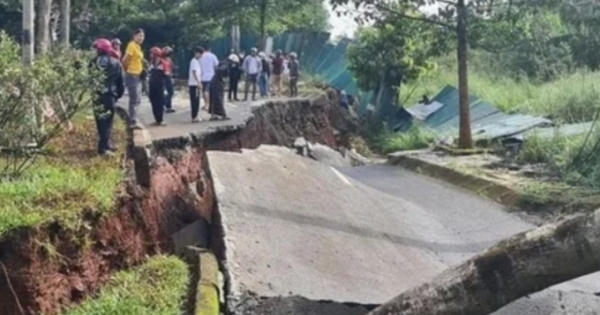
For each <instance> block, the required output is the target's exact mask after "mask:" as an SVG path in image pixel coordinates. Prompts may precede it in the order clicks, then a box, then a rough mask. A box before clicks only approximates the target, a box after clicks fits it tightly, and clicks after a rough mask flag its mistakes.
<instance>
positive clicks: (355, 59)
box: [347, 20, 443, 90]
mask: <svg viewBox="0 0 600 315" xmlns="http://www.w3.org/2000/svg"><path fill="white" fill-rule="evenodd" d="M439 32H440V31H439V30H438V29H437V28H435V27H432V26H430V25H428V24H424V23H420V22H415V21H409V20H389V21H385V22H381V23H378V24H376V25H375V26H373V27H368V28H363V29H361V30H360V32H359V36H358V40H357V41H355V42H353V43H352V44H350V45H349V47H348V51H347V57H348V60H349V63H350V65H349V69H350V71H352V73H353V74H354V77H355V78H356V80H357V83H358V85H359V86H360V87H361V88H363V89H365V90H374V89H376V88H377V87H379V86H381V84H382V77H385V78H386V81H387V82H388V83H389V84H391V85H393V86H395V87H397V86H398V85H399V84H400V83H401V82H407V81H410V80H414V79H416V78H418V77H419V76H421V75H423V74H425V73H427V72H429V71H431V70H432V69H434V68H435V63H434V62H432V61H431V57H432V56H435V55H437V54H439V53H441V52H442V51H443V50H441V49H440V46H439V41H438V40H439V38H440V34H439ZM436 44H438V45H436Z"/></svg>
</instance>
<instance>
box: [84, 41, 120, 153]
mask: <svg viewBox="0 0 600 315" xmlns="http://www.w3.org/2000/svg"><path fill="white" fill-rule="evenodd" d="M93 47H94V49H96V56H95V57H94V58H93V59H92V60H91V61H90V67H91V68H95V69H98V70H100V71H101V72H102V74H103V77H104V82H102V85H101V86H100V88H99V89H98V90H97V91H96V95H95V96H96V98H95V100H94V102H95V106H94V117H95V119H96V127H97V129H98V154H100V155H113V154H114V149H113V148H112V147H111V145H110V137H111V132H112V125H113V119H114V117H115V104H116V103H117V100H118V99H119V98H121V97H122V96H123V93H124V92H125V82H124V80H123V77H124V72H123V67H122V66H121V63H120V62H119V60H118V59H117V58H115V57H113V56H112V54H113V52H114V49H113V47H112V44H111V42H110V41H109V40H107V39H104V38H100V39H97V40H96V41H95V42H94V45H93Z"/></svg>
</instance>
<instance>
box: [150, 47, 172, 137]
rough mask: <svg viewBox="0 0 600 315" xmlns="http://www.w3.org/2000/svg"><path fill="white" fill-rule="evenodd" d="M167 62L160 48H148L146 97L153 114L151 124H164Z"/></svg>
mask: <svg viewBox="0 0 600 315" xmlns="http://www.w3.org/2000/svg"><path fill="white" fill-rule="evenodd" d="M167 67H168V66H167V62H166V61H165V59H164V58H163V56H162V49H160V48H159V47H152V48H151V49H150V62H149V64H148V76H149V79H148V97H149V98H150V104H151V105H152V114H153V115H154V123H152V125H153V126H164V125H166V124H165V122H164V120H163V119H164V114H165V107H164V106H165V81H166V80H167V75H166V72H165V70H166V68H167Z"/></svg>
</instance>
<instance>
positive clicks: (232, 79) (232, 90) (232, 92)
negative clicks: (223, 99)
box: [228, 53, 242, 101]
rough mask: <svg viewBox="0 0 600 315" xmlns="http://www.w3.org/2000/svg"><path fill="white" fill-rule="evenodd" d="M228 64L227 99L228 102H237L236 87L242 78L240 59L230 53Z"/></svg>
mask: <svg viewBox="0 0 600 315" xmlns="http://www.w3.org/2000/svg"><path fill="white" fill-rule="evenodd" d="M228 62H229V70H228V74H229V92H228V94H229V97H228V99H229V100H230V101H239V99H238V96H237V92H238V85H239V82H240V78H241V77H242V64H241V62H240V57H238V55H236V54H233V53H232V54H231V55H229V58H228Z"/></svg>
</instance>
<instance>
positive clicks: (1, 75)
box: [0, 33, 101, 178]
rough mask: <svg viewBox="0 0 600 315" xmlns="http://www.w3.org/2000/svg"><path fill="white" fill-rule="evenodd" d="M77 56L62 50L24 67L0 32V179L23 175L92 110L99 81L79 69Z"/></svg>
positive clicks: (14, 47)
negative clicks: (73, 121) (78, 118)
mask: <svg viewBox="0 0 600 315" xmlns="http://www.w3.org/2000/svg"><path fill="white" fill-rule="evenodd" d="M75 58H76V57H75V53H74V52H69V51H61V52H56V53H55V54H52V55H47V56H44V57H42V58H39V59H38V60H36V62H35V63H34V64H33V65H32V66H31V67H27V68H25V67H23V65H22V63H21V60H20V54H19V46H18V45H17V44H16V43H15V42H14V41H13V40H11V39H10V38H9V37H8V36H7V35H6V34H4V33H2V34H0V81H1V82H2V86H0V149H1V150H2V152H1V153H2V154H0V177H2V178H6V177H15V176H19V175H20V173H21V172H23V171H24V170H25V169H26V168H27V167H29V166H31V165H32V162H33V161H34V159H35V157H36V153H37V152H38V151H39V150H41V149H44V147H45V145H46V144H47V143H48V142H49V141H50V140H51V139H52V138H54V137H56V136H57V135H58V134H60V133H61V132H62V131H63V130H64V128H65V126H66V122H67V121H69V120H70V119H71V118H72V117H73V116H75V115H76V114H77V113H79V112H81V111H83V110H85V109H91V108H92V100H91V97H90V92H92V91H94V90H96V89H97V87H98V84H99V83H100V82H99V79H100V78H101V77H100V76H99V75H98V74H97V73H93V72H92V70H91V69H88V67H81V69H78V68H77V62H76V61H77V59H75ZM31 143H33V144H35V146H34V148H33V149H34V150H32V149H31V148H30V146H29V144H31Z"/></svg>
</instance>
